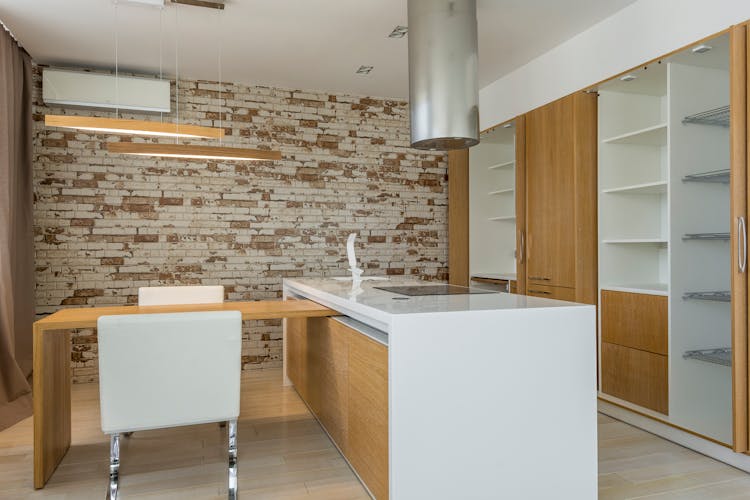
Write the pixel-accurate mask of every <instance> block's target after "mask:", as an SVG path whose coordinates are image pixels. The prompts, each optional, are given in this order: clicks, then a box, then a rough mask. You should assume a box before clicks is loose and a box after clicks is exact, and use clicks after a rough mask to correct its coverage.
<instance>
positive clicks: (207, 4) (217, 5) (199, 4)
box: [171, 0, 224, 10]
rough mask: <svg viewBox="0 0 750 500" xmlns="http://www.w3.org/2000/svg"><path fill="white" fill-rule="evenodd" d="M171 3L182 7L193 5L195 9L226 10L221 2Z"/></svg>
mask: <svg viewBox="0 0 750 500" xmlns="http://www.w3.org/2000/svg"><path fill="white" fill-rule="evenodd" d="M171 2H172V3H176V4H182V5H192V6H193V7H206V8H208V9H218V10H224V4H223V3H220V2H209V1H206V0H171Z"/></svg>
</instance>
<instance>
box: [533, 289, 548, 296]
mask: <svg viewBox="0 0 750 500" xmlns="http://www.w3.org/2000/svg"><path fill="white" fill-rule="evenodd" d="M529 293H541V294H543V295H551V294H552V292H547V291H544V290H529Z"/></svg>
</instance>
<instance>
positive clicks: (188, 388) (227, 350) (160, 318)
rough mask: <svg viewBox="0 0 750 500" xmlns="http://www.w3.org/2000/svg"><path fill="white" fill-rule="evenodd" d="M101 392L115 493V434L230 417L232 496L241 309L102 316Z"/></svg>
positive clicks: (233, 493)
mask: <svg viewBox="0 0 750 500" xmlns="http://www.w3.org/2000/svg"><path fill="white" fill-rule="evenodd" d="M97 328H98V336H99V399H100V402H101V424H102V431H103V432H104V433H105V434H109V435H110V465H109V478H110V480H109V490H108V494H107V498H111V499H113V500H114V499H116V498H117V492H118V479H119V466H120V433H125V432H133V431H140V430H146V429H160V428H165V427H176V426H182V425H193V424H203V423H208V422H222V421H223V422H229V426H228V427H229V432H228V434H229V494H228V496H229V498H230V499H233V498H236V497H237V417H238V416H239V413H240V370H241V351H242V315H241V313H240V312H239V311H217V312H186V313H169V314H131V315H121V316H102V317H100V318H99V321H98V324H97Z"/></svg>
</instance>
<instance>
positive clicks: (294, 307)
mask: <svg viewBox="0 0 750 500" xmlns="http://www.w3.org/2000/svg"><path fill="white" fill-rule="evenodd" d="M204 311H240V313H242V319H243V320H265V319H281V318H300V317H308V318H309V317H325V316H335V315H337V314H339V313H337V312H336V311H334V310H333V309H329V308H327V307H325V306H322V305H320V304H318V303H317V302H313V301H312V300H254V301H230V302H221V303H216V304H177V305H160V306H138V305H126V306H103V307H75V308H66V309H60V310H58V311H56V312H54V313H52V314H50V315H49V316H46V317H44V318H42V319H40V320H37V321H36V322H34V329H35V330H65V329H71V328H95V327H96V323H97V321H98V319H99V317H100V316H114V315H121V314H159V313H177V312H204Z"/></svg>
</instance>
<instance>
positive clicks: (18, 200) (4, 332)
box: [0, 26, 34, 430]
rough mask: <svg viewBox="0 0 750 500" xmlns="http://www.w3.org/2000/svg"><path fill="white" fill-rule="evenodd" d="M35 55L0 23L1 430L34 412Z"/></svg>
mask: <svg viewBox="0 0 750 500" xmlns="http://www.w3.org/2000/svg"><path fill="white" fill-rule="evenodd" d="M32 203H33V187H32V167H31V58H30V57H29V55H28V54H27V53H26V52H25V51H24V50H23V49H22V48H20V47H19V46H18V44H17V43H16V41H15V40H14V39H13V37H11V36H10V34H9V33H8V32H7V31H5V30H4V29H3V28H2V26H0V430H2V429H4V428H6V427H9V426H10V425H13V424H14V423H16V422H17V421H19V420H21V419H22V418H24V417H27V416H29V415H30V414H31V387H30V384H29V375H30V374H31V361H32V334H31V332H32V323H33V321H34V233H33V227H32V226H33V219H32Z"/></svg>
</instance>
